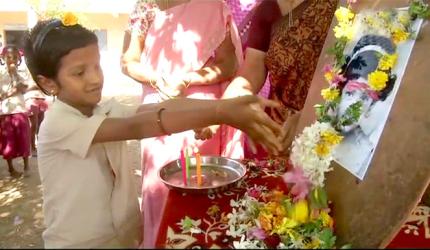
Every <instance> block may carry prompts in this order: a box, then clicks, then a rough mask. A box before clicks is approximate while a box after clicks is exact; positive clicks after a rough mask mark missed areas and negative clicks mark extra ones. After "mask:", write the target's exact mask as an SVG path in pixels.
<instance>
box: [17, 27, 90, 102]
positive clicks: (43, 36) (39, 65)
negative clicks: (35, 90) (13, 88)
mask: <svg viewBox="0 0 430 250" xmlns="http://www.w3.org/2000/svg"><path fill="white" fill-rule="evenodd" d="M94 43H97V36H96V35H95V34H94V33H93V32H92V31H90V30H88V29H86V28H85V27H83V26H81V25H79V24H76V25H72V26H64V25H63V24H62V23H61V21H60V20H58V19H50V20H44V21H39V22H37V24H36V26H34V28H33V29H31V31H29V32H27V34H26V36H25V37H24V54H25V62H26V64H27V67H28V70H29V71H30V73H31V76H32V77H33V80H34V81H35V82H36V83H37V85H38V86H39V88H40V89H41V90H42V91H43V92H44V93H45V94H49V93H47V91H46V90H45V89H43V88H42V87H41V86H40V85H39V83H38V82H37V76H38V75H42V76H45V77H47V78H51V79H56V77H57V74H58V70H59V69H60V66H61V65H60V61H61V58H63V56H65V55H67V54H68V53H70V51H72V50H74V49H79V48H83V47H86V46H88V45H90V44H94Z"/></svg>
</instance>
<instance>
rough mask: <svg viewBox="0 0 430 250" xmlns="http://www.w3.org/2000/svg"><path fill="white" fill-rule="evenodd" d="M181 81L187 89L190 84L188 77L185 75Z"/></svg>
mask: <svg viewBox="0 0 430 250" xmlns="http://www.w3.org/2000/svg"><path fill="white" fill-rule="evenodd" d="M182 81H183V82H184V85H185V88H186V89H187V88H188V87H189V86H190V84H191V80H190V77H186V78H185V79H182Z"/></svg>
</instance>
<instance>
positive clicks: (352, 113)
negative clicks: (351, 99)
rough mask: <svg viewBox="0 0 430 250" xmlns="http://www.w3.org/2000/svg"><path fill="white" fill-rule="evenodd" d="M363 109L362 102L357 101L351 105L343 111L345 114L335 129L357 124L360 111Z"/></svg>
mask: <svg viewBox="0 0 430 250" xmlns="http://www.w3.org/2000/svg"><path fill="white" fill-rule="evenodd" d="M362 107H363V102H362V101H357V102H355V103H354V104H351V105H350V106H349V107H348V108H347V109H346V111H345V114H344V115H343V116H342V117H341V118H340V119H339V121H338V124H336V128H337V129H339V127H340V126H348V125H351V124H353V123H354V122H357V121H358V119H359V118H360V115H361V109H362Z"/></svg>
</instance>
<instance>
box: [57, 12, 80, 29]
mask: <svg viewBox="0 0 430 250" xmlns="http://www.w3.org/2000/svg"><path fill="white" fill-rule="evenodd" d="M61 22H62V23H63V25H64V26H73V25H76V24H77V23H78V18H77V17H76V16H75V15H74V14H73V13H72V12H66V13H64V15H63V18H62V19H61Z"/></svg>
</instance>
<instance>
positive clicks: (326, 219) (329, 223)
mask: <svg viewBox="0 0 430 250" xmlns="http://www.w3.org/2000/svg"><path fill="white" fill-rule="evenodd" d="M319 218H320V219H321V221H322V223H323V226H324V227H329V228H333V218H331V216H330V215H329V214H328V213H327V212H326V211H321V213H320V216H319Z"/></svg>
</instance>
